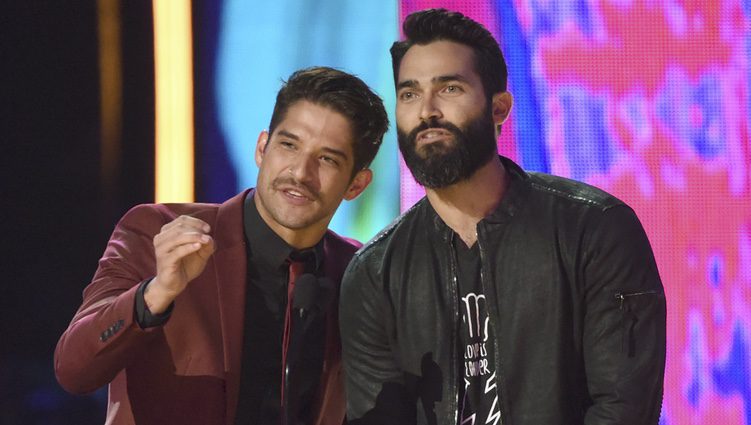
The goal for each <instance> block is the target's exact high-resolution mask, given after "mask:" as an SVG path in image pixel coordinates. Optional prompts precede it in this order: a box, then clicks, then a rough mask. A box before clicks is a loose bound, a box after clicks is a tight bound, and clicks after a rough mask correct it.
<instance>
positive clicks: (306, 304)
mask: <svg viewBox="0 0 751 425" xmlns="http://www.w3.org/2000/svg"><path fill="white" fill-rule="evenodd" d="M317 292H318V281H317V279H316V277H315V276H314V275H312V274H310V273H305V274H303V275H300V276H299V277H298V278H297V280H296V281H295V289H294V291H293V295H292V308H295V309H298V310H300V309H302V310H310V309H311V308H312V307H313V306H314V305H315V304H316V295H317Z"/></svg>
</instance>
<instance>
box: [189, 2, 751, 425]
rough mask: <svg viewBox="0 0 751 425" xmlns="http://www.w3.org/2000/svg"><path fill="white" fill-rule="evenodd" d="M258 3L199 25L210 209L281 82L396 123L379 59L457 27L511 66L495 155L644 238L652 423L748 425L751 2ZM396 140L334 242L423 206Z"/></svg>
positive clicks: (226, 5)
mask: <svg viewBox="0 0 751 425" xmlns="http://www.w3.org/2000/svg"><path fill="white" fill-rule="evenodd" d="M252 3H253V5H252V6H251V2H246V1H237V0H225V1H224V2H223V3H216V6H211V7H212V8H213V7H216V9H212V11H213V13H212V11H208V13H206V15H205V16H207V17H212V16H213V17H214V18H215V21H214V25H213V26H215V27H216V32H215V33H213V34H214V35H213V36H212V35H211V34H208V35H207V34H204V36H205V37H208V38H210V39H211V38H212V37H213V41H212V43H210V44H214V43H215V45H216V49H215V50H211V49H206V51H205V52H204V53H203V54H200V53H201V50H200V49H199V55H198V60H199V61H200V60H203V63H199V66H200V67H201V68H202V69H204V70H209V71H211V72H209V73H205V74H204V75H211V76H212V78H211V79H210V80H209V81H205V82H204V86H203V88H202V89H200V90H199V91H203V92H205V93H209V95H208V96H209V97H210V98H211V97H213V98H214V100H212V101H211V102H204V104H203V105H202V104H200V102H199V108H202V109H199V112H198V116H199V120H200V119H201V118H200V117H201V116H215V123H214V124H213V125H208V126H206V127H207V128H208V130H207V129H204V130H205V131H204V133H203V134H208V135H209V136H211V137H203V138H202V139H199V141H198V143H199V149H203V150H204V151H205V152H213V153H214V154H212V155H205V156H204V158H199V161H201V162H199V164H198V167H199V174H200V175H201V176H202V177H200V178H199V181H202V182H205V187H203V188H199V193H203V194H205V198H207V199H203V200H219V199H221V198H222V197H224V195H226V193H230V192H232V193H234V192H236V191H239V190H241V189H242V188H244V187H248V186H252V185H253V182H254V181H255V175H256V170H255V166H254V164H253V154H252V153H253V148H254V146H255V141H256V137H257V135H258V133H259V131H260V130H262V129H264V128H266V127H267V126H268V121H269V118H270V115H271V109H272V106H273V98H274V94H275V93H276V91H277V90H278V88H279V85H280V80H281V79H282V78H286V77H287V76H288V75H289V74H290V73H291V72H292V71H293V70H295V69H297V68H300V67H304V66H310V65H330V66H336V67H339V68H341V69H343V70H346V71H349V72H354V73H356V74H358V75H359V76H361V77H362V78H363V79H364V80H365V81H366V82H367V83H368V84H370V85H371V86H372V87H373V88H374V89H375V90H377V91H378V92H379V93H380V94H381V96H382V97H383V98H384V100H385V101H386V103H387V108H388V109H389V112H390V114H391V116H392V118H393V108H394V90H393V82H392V74H391V64H390V58H389V56H388V48H389V46H390V44H391V42H392V41H393V40H395V39H397V38H398V37H399V25H400V22H401V20H402V19H403V17H404V16H406V14H408V13H410V12H412V11H415V10H419V9H422V8H426V7H447V8H451V9H455V10H459V11H462V12H464V13H465V14H467V15H469V16H471V17H473V18H475V19H476V20H478V21H480V22H482V23H484V24H485V25H486V26H487V27H488V28H489V29H490V30H491V31H492V32H493V33H494V34H495V35H496V36H497V38H498V40H499V41H500V44H501V47H502V49H503V51H504V52H505V54H506V59H507V61H508V64H509V74H510V77H509V79H510V91H511V92H512V93H513V94H514V97H515V105H514V109H513V111H512V114H511V119H510V120H509V122H508V123H507V124H506V125H504V128H503V134H502V136H501V138H500V140H499V143H498V148H499V152H501V153H503V154H505V155H507V156H509V157H511V158H513V159H514V160H516V161H517V162H519V163H520V164H522V166H524V167H525V168H526V169H529V170H536V171H543V172H549V173H553V174H558V175H562V176H567V177H572V178H575V179H579V180H583V181H586V182H589V183H591V184H594V185H596V186H598V187H601V188H603V189H605V190H607V191H610V192H611V193H613V194H615V195H616V196H618V197H619V198H621V199H623V200H625V201H626V202H627V203H629V204H630V205H631V206H632V207H633V208H634V209H635V210H636V212H637V214H638V215H639V217H640V218H641V220H642V223H643V224H644V227H645V228H646V230H647V233H648V234H649V237H650V239H651V241H652V246H653V248H654V251H655V255H656V258H657V262H658V266H659V268H660V273H661V275H662V278H663V282H664V285H665V290H666V295H667V301H668V359H667V371H666V376H665V380H666V386H665V397H664V403H663V415H662V419H661V423H662V424H671V425H672V424H717V425H720V424H722V425H734V424H747V425H751V410H749V409H751V406H749V402H751V383H750V382H749V367H750V363H749V362H751V360H750V359H749V354H750V353H751V348H749V343H750V342H751V340H750V339H749V337H750V336H751V334H750V332H751V189H750V186H751V177H750V176H749V164H750V163H751V143H749V127H748V119H749V93H748V90H749V81H751V73H750V71H749V65H748V61H749V58H750V57H751V24H750V22H751V1H749V0H742V1H740V0H738V1H723V0H718V1H678V0H666V1H656V0H651V1H647V0H610V1H607V0H600V1H597V0H565V1H564V0H561V1H541V0H526V1H524V0H515V1H514V0H496V1H492V0H487V1H482V0H476V1H411V0H404V1H402V2H399V3H397V2H396V0H394V1H393V2H391V3H390V2H388V1H382V0H369V1H357V2H354V1H347V0H321V1H316V2H310V1H305V0H277V1H273V2H258V3H256V2H252ZM197 19H198V20H199V25H200V18H197ZM207 19H208V18H207ZM392 123H393V119H392ZM393 126H394V124H392V130H391V131H390V132H389V134H388V136H387V138H386V142H385V143H384V146H383V148H382V149H381V152H380V153H379V155H378V158H377V160H376V162H375V163H374V165H373V168H374V171H375V176H376V179H375V181H374V184H373V185H371V187H370V188H369V189H368V190H367V191H366V193H365V194H364V196H363V197H362V199H360V200H358V201H356V202H353V203H349V204H345V206H344V208H342V209H341V210H340V211H339V212H338V213H337V215H336V217H335V219H334V222H333V228H334V229H335V230H336V231H338V232H340V233H343V234H346V235H349V236H353V237H357V238H359V239H361V240H367V239H369V238H370V237H372V236H373V235H374V234H375V233H376V232H377V231H378V230H379V229H381V228H382V227H383V226H384V225H386V224H387V223H388V222H389V221H391V220H392V219H393V218H394V217H395V216H396V215H397V214H398V213H399V211H400V210H401V211H403V210H404V209H406V208H407V207H409V206H410V205H412V204H413V203H414V202H415V201H416V200H417V199H419V198H420V197H421V196H422V193H423V192H422V191H421V189H420V188H419V187H417V186H416V185H415V183H414V181H413V180H412V177H411V176H410V175H409V172H408V171H407V170H406V169H405V168H404V166H403V164H401V161H400V160H399V159H398V154H397V148H396V143H395V140H394V131H393ZM201 144H203V145H201ZM218 153H222V155H224V153H226V158H225V157H221V158H217V156H216V155H218ZM217 164H220V165H219V166H217ZM212 167H213V168H212ZM211 176H215V177H213V178H212V177H211ZM222 176H226V178H224V177H222ZM400 194H401V196H400ZM212 198H215V199H212ZM543 402H544V401H543Z"/></svg>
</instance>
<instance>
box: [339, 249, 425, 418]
mask: <svg viewBox="0 0 751 425" xmlns="http://www.w3.org/2000/svg"><path fill="white" fill-rule="evenodd" d="M366 258H367V257H366ZM376 263H380V261H377V260H375V259H372V256H371V259H364V258H363V257H362V256H355V258H354V260H353V261H352V262H351V263H350V265H349V267H348V268H347V271H346V272H345V274H344V278H343V279H342V289H341V299H340V304H339V306H340V307H339V323H340V329H341V335H342V359H343V364H344V373H345V389H346V399H347V419H348V423H349V424H350V425H362V424H397V425H398V424H413V423H414V420H415V419H414V418H415V413H414V412H415V411H414V409H415V404H414V401H411V400H412V399H411V397H409V396H408V394H407V391H406V387H405V384H404V377H403V373H402V371H401V370H400V368H399V366H398V364H397V362H396V357H395V353H394V350H393V344H391V341H390V338H389V331H388V330H389V326H392V325H391V324H393V316H392V314H391V309H390V308H389V307H388V301H387V296H386V294H385V292H384V290H383V286H382V284H380V283H379V278H377V277H376V273H377V272H374V271H373V270H372V269H374V268H376Z"/></svg>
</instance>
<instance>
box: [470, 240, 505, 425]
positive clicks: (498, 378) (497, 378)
mask: <svg viewBox="0 0 751 425" xmlns="http://www.w3.org/2000/svg"><path fill="white" fill-rule="evenodd" d="M477 227H478V230H479V227H480V226H479V225H478V226H477ZM475 243H476V244H477V248H478V251H479V252H480V286H481V287H482V292H483V294H484V295H485V300H486V304H485V309H486V311H487V312H488V319H489V320H490V329H492V330H493V341H492V342H491V343H492V344H493V357H494V359H493V360H495V391H496V395H497V396H498V425H503V413H504V412H503V409H502V407H503V403H502V399H501V354H500V352H499V350H498V338H496V337H495V335H497V332H498V327H497V323H495V322H496V321H495V320H493V319H494V318H495V317H494V315H493V314H492V313H491V312H495V311H496V310H495V306H494V307H492V308H491V307H490V304H492V303H491V302H489V301H488V300H489V299H490V298H489V297H488V290H487V288H486V286H485V268H484V267H483V266H484V265H485V252H484V250H483V249H482V244H481V243H480V234H479V231H478V234H477V241H476V242H475Z"/></svg>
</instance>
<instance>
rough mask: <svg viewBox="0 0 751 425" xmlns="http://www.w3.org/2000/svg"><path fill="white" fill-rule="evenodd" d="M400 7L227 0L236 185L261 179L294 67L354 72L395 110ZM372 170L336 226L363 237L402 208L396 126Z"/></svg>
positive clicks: (224, 85) (329, 0) (224, 47)
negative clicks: (266, 141)
mask: <svg viewBox="0 0 751 425" xmlns="http://www.w3.org/2000/svg"><path fill="white" fill-rule="evenodd" d="M397 10H398V6H397V2H396V0H388V1H385V2H384V1H381V0H367V1H358V2H353V1H346V0H320V1H316V2H312V1H305V0H279V1H272V2H249V1H241V0H227V1H225V2H224V5H223V8H222V14H221V22H220V25H219V28H220V34H219V42H218V44H219V50H218V52H217V63H216V94H217V96H216V98H217V113H218V115H219V125H220V128H221V131H222V133H223V136H224V137H225V139H226V140H227V150H228V154H229V156H230V157H231V163H232V165H233V167H234V168H235V171H236V173H237V176H238V178H237V181H238V188H237V190H238V191H239V190H241V189H243V188H246V187H251V186H254V185H255V180H256V175H257V169H256V166H255V162H254V160H253V150H254V149H255V144H256V140H257V137H258V134H259V133H260V131H261V130H263V129H266V128H267V127H268V124H269V120H270V118H271V112H272V109H273V105H274V99H275V97H276V92H277V91H278V90H279V87H280V85H281V81H282V80H283V79H286V78H287V77H288V76H289V75H290V74H291V73H292V72H293V71H295V70H297V69H300V68H304V67H308V66H314V65H326V66H332V67H335V68H339V69H342V70H344V71H347V72H351V73H354V74H356V75H358V76H359V77H360V78H362V79H363V80H364V81H365V82H366V83H367V84H368V85H370V86H371V87H372V88H373V89H374V90H375V91H376V92H377V93H378V94H380V95H381V97H382V98H383V99H384V102H385V103H386V108H387V110H388V111H389V113H390V114H391V113H392V112H393V105H394V89H393V80H392V72H391V59H390V56H389V53H388V49H389V47H390V46H391V43H392V42H393V41H394V40H396V38H397V37H398V28H397V24H398V17H397ZM391 121H392V122H393V119H391ZM372 168H373V170H374V181H373V183H372V184H371V186H370V187H369V188H368V189H367V190H366V191H365V193H364V194H363V195H361V196H360V198H358V199H357V200H355V201H352V202H346V201H345V202H343V203H342V206H341V207H340V208H339V211H338V212H337V213H336V215H335V216H334V219H333V220H332V223H331V228H332V229H333V230H334V231H336V232H338V233H340V234H343V235H346V236H350V237H354V238H357V239H359V240H362V241H365V240H367V239H369V238H370V237H372V236H373V235H375V233H376V232H377V231H378V230H380V229H381V228H383V227H384V226H385V225H386V224H388V223H389V222H390V221H391V220H392V219H393V218H394V217H395V216H396V215H397V214H398V211H399V166H398V159H397V147H396V138H395V132H394V130H393V128H392V129H390V130H389V133H387V135H386V137H385V139H384V144H383V146H382V147H381V150H380V152H379V154H378V156H377V157H376V160H375V161H374V163H373V165H372Z"/></svg>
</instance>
